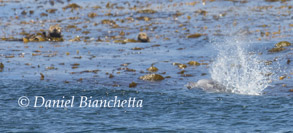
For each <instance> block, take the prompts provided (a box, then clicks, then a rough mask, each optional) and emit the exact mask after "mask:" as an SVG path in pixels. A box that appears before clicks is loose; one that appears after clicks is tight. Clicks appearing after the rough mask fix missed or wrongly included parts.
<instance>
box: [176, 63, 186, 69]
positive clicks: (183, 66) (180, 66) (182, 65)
mask: <svg viewBox="0 0 293 133" xmlns="http://www.w3.org/2000/svg"><path fill="white" fill-rule="evenodd" d="M178 67H179V68H180V69H184V68H186V67H187V65H185V64H179V65H178Z"/></svg>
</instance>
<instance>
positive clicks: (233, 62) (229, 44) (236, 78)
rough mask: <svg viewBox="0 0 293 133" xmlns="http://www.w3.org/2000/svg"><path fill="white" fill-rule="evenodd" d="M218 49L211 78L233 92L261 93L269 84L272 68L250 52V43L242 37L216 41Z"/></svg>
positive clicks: (211, 69) (211, 70)
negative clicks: (269, 74)
mask: <svg viewBox="0 0 293 133" xmlns="http://www.w3.org/2000/svg"><path fill="white" fill-rule="evenodd" d="M214 46H215V48H216V49H217V50H218V54H217V57H216V58H215V60H214V61H213V63H212V65H211V68H210V74H211V78H212V79H213V80H215V81H217V82H219V83H221V84H222V85H224V86H225V87H226V89H227V90H228V91H230V92H232V93H237V94H245V95H261V94H262V91H263V90H264V89H265V88H266V87H267V86H268V85H269V81H270V80H271V76H268V75H266V74H268V73H271V72H270V70H271V69H270V68H269V67H268V66H266V65H265V64H264V62H263V61H261V60H260V57H259V56H258V55H257V54H250V53H249V52H248V51H247V49H248V48H249V47H250V43H247V42H244V41H243V40H241V39H228V40H225V41H224V42H223V41H222V42H220V43H219V41H217V43H214Z"/></svg>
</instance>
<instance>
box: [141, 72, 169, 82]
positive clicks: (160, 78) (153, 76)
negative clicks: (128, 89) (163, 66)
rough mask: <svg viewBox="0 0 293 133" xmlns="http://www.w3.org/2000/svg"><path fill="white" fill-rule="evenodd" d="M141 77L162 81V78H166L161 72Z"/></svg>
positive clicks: (142, 78)
mask: <svg viewBox="0 0 293 133" xmlns="http://www.w3.org/2000/svg"><path fill="white" fill-rule="evenodd" d="M139 79H141V80H149V81H160V80H164V77H163V76H161V75H159V74H148V75H144V76H141V77H139Z"/></svg>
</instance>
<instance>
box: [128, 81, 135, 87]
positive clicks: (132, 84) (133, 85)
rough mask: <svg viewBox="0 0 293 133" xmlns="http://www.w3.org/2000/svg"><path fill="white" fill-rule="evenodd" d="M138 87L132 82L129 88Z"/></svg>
mask: <svg viewBox="0 0 293 133" xmlns="http://www.w3.org/2000/svg"><path fill="white" fill-rule="evenodd" d="M136 86H137V84H136V83H135V82H131V83H130V84H129V88H134V87H136Z"/></svg>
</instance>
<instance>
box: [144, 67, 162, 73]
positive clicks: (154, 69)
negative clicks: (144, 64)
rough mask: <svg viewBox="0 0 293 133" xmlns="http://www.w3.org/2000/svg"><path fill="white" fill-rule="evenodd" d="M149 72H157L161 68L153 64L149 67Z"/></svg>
mask: <svg viewBox="0 0 293 133" xmlns="http://www.w3.org/2000/svg"><path fill="white" fill-rule="evenodd" d="M147 70H148V71H149V72H157V71H158V70H159V69H158V68H156V67H154V66H151V67H149V68H148V69H147Z"/></svg>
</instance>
